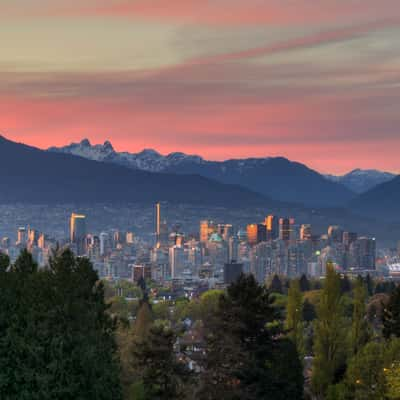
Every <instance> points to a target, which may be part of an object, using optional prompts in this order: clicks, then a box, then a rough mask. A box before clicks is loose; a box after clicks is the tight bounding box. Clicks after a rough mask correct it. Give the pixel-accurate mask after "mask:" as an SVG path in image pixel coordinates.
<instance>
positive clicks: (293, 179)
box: [49, 139, 354, 206]
mask: <svg viewBox="0 0 400 400" xmlns="http://www.w3.org/2000/svg"><path fill="white" fill-rule="evenodd" d="M49 151H51V152H62V153H69V154H73V155H77V156H81V157H84V158H89V159H91V160H97V161H103V162H109V163H114V164H118V165H123V166H126V167H130V168H133V169H139V170H145V171H151V172H164V173H173V174H181V175H186V174H192V175H200V176H203V177H205V178H210V179H213V180H215V181H219V182H222V183H226V184H234V185H240V186H243V187H245V188H248V189H251V190H252V191H253V192H257V193H260V194H262V195H264V196H268V197H271V198H273V199H275V200H279V201H285V202H295V203H303V204H306V205H308V206H338V205H344V204H346V203H347V202H348V201H349V200H350V199H352V198H353V197H354V193H353V192H352V191H350V190H349V189H347V188H346V187H344V186H343V185H341V184H339V183H336V182H332V181H330V180H328V179H326V178H325V177H324V176H322V175H321V174H319V173H318V172H316V171H314V170H312V169H310V168H308V167H307V166H305V165H303V164H300V163H298V162H293V161H290V160H288V159H286V158H284V157H264V158H247V159H233V160H226V161H208V160H204V159H203V158H201V157H200V156H196V155H186V154H184V153H171V154H168V155H165V156H164V155H162V154H159V153H158V152H156V151H155V150H149V149H146V150H143V151H141V152H140V153H127V152H121V153H119V152H116V151H115V150H114V149H113V147H112V145H111V143H110V142H108V141H107V142H105V143H104V144H102V145H91V144H90V142H89V141H88V140H87V139H84V140H82V141H81V142H80V143H72V144H70V145H69V146H65V147H60V148H55V147H52V148H50V149H49Z"/></svg>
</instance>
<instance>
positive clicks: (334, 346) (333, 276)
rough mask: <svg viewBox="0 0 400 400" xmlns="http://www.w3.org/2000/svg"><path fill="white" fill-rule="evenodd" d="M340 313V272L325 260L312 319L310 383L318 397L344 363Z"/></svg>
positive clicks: (325, 390)
mask: <svg viewBox="0 0 400 400" xmlns="http://www.w3.org/2000/svg"><path fill="white" fill-rule="evenodd" d="M343 315H344V307H343V300H342V295H341V293H340V276H339V275H338V274H337V273H336V272H335V270H334V267H333V264H332V263H328V264H327V268H326V277H325V283H324V288H323V290H322V293H321V299H320V303H319V305H318V308H317V320H316V323H315V338H314V354H315V357H314V361H313V376H312V386H313V390H314V393H315V394H316V395H317V396H319V397H323V396H324V395H325V394H326V392H327V389H328V387H329V385H331V384H332V383H334V381H335V376H336V374H337V373H338V371H339V369H340V368H341V367H342V365H343V363H344V355H345V353H346V349H345V342H346V341H345V336H346V330H345V323H344V317H343Z"/></svg>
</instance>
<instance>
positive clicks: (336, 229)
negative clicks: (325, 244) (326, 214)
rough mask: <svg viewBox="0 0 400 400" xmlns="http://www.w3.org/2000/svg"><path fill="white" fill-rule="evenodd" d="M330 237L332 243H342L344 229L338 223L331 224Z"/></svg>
mask: <svg viewBox="0 0 400 400" xmlns="http://www.w3.org/2000/svg"><path fill="white" fill-rule="evenodd" d="M328 239H329V241H330V243H342V240H343V229H342V228H340V226H337V225H331V226H330V227H329V228H328Z"/></svg>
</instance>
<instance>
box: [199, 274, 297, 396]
mask: <svg viewBox="0 0 400 400" xmlns="http://www.w3.org/2000/svg"><path fill="white" fill-rule="evenodd" d="M271 304H272V299H271V297H270V295H269V292H268V291H267V290H266V289H265V288H264V287H262V286H260V285H258V283H257V282H256V280H255V278H254V277H253V276H252V275H249V276H245V275H242V276H241V277H240V278H239V279H238V281H237V282H235V283H233V284H231V285H230V286H229V287H228V290H227V293H226V294H224V295H222V296H221V297H220V301H219V306H218V310H217V313H216V318H213V319H211V320H210V321H208V320H206V321H204V322H205V327H206V331H207V332H210V334H209V335H208V337H207V343H206V360H205V365H204V371H203V373H202V377H201V383H202V385H201V390H200V393H198V395H197V396H196V398H197V399H206V400H214V399H221V398H223V399H224V400H225V399H226V400H233V399H235V400H236V399H243V400H245V399H262V398H265V396H266V395H268V396H270V398H276V399H280V398H290V397H287V396H290V394H289V392H290V393H293V392H296V396H297V395H298V394H299V393H302V390H303V386H302V368H301V366H300V367H299V368H297V369H296V368H295V369H293V370H291V373H293V374H294V375H296V376H297V377H298V376H300V378H299V379H294V380H293V382H295V384H294V386H295V387H293V386H292V387H289V386H287V387H285V386H284V385H282V381H283V376H284V374H285V373H288V372H289V371H288V370H286V369H285V368H284V371H282V370H279V369H277V368H276V364H277V362H278V361H277V360H278V359H279V355H278V354H279V350H278V349H279V348H281V349H283V347H280V346H281V345H282V346H283V344H281V342H280V340H279V339H277V338H274V337H273V336H272V334H271V332H270V331H269V329H268V323H271V322H272V321H274V319H275V312H274V310H273V308H272V307H271ZM210 324H211V326H210ZM278 333H280V334H282V332H278ZM281 336H282V335H277V337H281ZM290 345H291V344H290V342H289V343H288V346H290ZM291 346H292V347H291V349H292V350H291V351H290V352H289V353H285V354H286V356H287V358H286V361H287V364H285V365H290V366H291V367H294V366H295V365H298V364H299V358H298V354H297V352H296V349H295V348H294V346H293V345H291ZM285 348H287V347H285ZM282 351H283V350H282ZM291 357H292V358H291ZM288 368H289V367H288ZM299 382H300V384H298V383H299ZM286 390H287V391H286ZM285 396H286V397H285ZM293 398H298V399H301V395H300V397H293Z"/></svg>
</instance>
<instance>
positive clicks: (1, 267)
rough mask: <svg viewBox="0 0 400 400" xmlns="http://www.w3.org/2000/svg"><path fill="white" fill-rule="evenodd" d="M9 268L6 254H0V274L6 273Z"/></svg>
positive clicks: (8, 259)
mask: <svg viewBox="0 0 400 400" xmlns="http://www.w3.org/2000/svg"><path fill="white" fill-rule="evenodd" d="M9 266H10V257H8V255H7V254H4V253H1V252H0V273H2V272H6V271H7V268H8V267H9Z"/></svg>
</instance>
